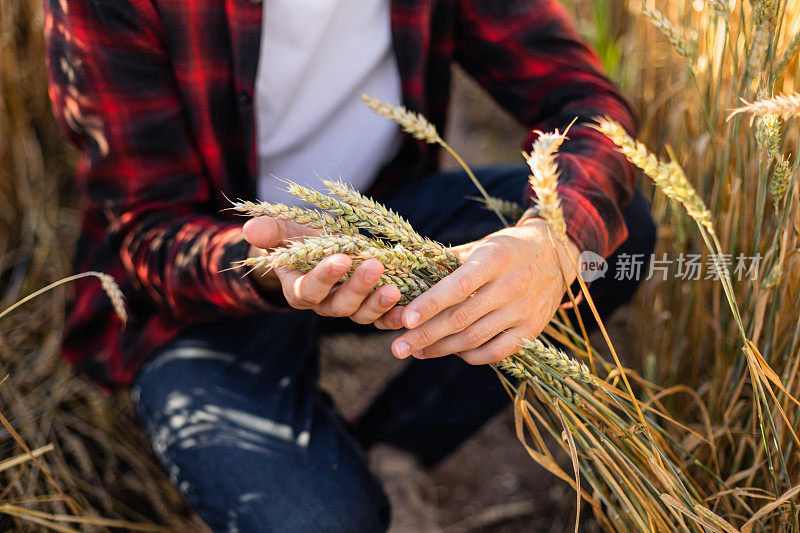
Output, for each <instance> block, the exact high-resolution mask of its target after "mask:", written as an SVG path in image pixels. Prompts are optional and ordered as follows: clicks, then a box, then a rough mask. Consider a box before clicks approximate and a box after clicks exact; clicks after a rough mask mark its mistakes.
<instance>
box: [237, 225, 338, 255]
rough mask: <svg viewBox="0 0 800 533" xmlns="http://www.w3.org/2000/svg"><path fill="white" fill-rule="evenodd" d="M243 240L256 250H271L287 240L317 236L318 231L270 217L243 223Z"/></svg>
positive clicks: (319, 232)
mask: <svg viewBox="0 0 800 533" xmlns="http://www.w3.org/2000/svg"><path fill="white" fill-rule="evenodd" d="M242 231H243V232H244V238H245V240H246V241H247V242H249V243H250V244H251V245H253V246H255V247H256V248H265V249H266V248H273V247H275V246H277V245H278V244H280V243H281V242H282V241H285V240H287V239H296V238H297V237H304V236H308V235H319V234H321V233H322V232H321V231H320V230H316V229H311V228H308V227H306V226H302V225H300V224H295V223H294V222H284V221H282V220H275V219H274V218H270V217H257V218H253V219H250V220H248V221H247V222H245V224H244V227H243V228H242Z"/></svg>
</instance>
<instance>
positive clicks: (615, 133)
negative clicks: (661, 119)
mask: <svg viewBox="0 0 800 533" xmlns="http://www.w3.org/2000/svg"><path fill="white" fill-rule="evenodd" d="M596 120H597V125H596V126H594V128H595V129H597V130H598V131H599V132H601V133H602V134H603V135H605V136H606V137H608V138H609V139H610V140H611V141H613V142H614V144H616V145H617V146H618V147H619V151H620V152H621V153H622V154H623V155H624V156H625V157H626V158H627V159H628V161H630V162H631V163H633V164H634V165H636V166H637V167H639V168H640V169H642V171H643V172H644V173H645V174H646V175H647V176H648V177H649V178H650V179H652V180H653V183H655V185H656V187H658V188H659V189H660V190H661V192H663V193H664V194H665V195H666V196H667V197H669V198H672V199H673V200H676V201H678V202H680V203H681V205H683V207H684V209H686V211H687V212H688V213H689V216H691V217H692V218H693V219H694V220H695V221H696V222H697V223H698V224H700V225H701V226H703V227H704V228H705V229H706V230H708V232H709V234H711V235H715V234H716V232H715V231H714V225H713V223H712V221H711V212H710V211H709V210H708V208H707V207H706V204H705V203H704V202H703V200H702V199H701V198H700V196H699V195H698V194H697V191H695V190H694V187H692V185H691V184H690V183H689V180H688V179H687V178H686V175H685V174H684V173H683V169H682V168H681V167H680V165H678V164H677V163H676V162H675V161H667V162H664V161H661V160H659V159H658V157H656V156H655V154H653V153H651V152H650V151H649V150H648V149H647V147H646V146H645V145H644V144H642V143H640V142H638V141H636V140H634V139H633V138H632V137H631V136H630V135H628V132H626V131H625V129H624V128H623V127H622V126H621V125H620V124H619V123H617V122H615V121H613V120H611V119H609V118H607V117H602V118H598V119H596Z"/></svg>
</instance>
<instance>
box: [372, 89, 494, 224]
mask: <svg viewBox="0 0 800 533" xmlns="http://www.w3.org/2000/svg"><path fill="white" fill-rule="evenodd" d="M361 98H362V99H363V100H364V103H365V104H366V105H367V107H369V108H370V109H372V110H373V111H375V112H376V113H378V114H379V115H382V116H384V117H386V118H388V119H390V120H394V121H395V122H397V123H398V124H399V125H400V127H402V128H403V131H405V132H406V133H409V134H411V135H413V136H414V138H416V139H418V140H421V141H425V142H426V143H428V144H438V145H439V146H441V147H442V148H444V149H445V150H446V151H447V152H448V153H449V154H450V155H451V156H453V159H455V160H456V161H457V162H458V164H459V165H461V168H463V169H464V172H466V173H467V176H469V179H470V181H472V184H473V185H475V188H476V189H478V192H479V193H481V196H482V197H483V199H484V200H485V201H486V205H491V201H490V198H491V197H490V196H489V193H488V192H486V189H484V188H483V185H481V182H480V180H478V178H477V176H475V173H474V172H472V169H471V168H469V165H467V163H466V161H464V160H463V159H462V158H461V156H460V155H458V153H457V152H456V151H455V150H453V147H452V146H450V145H449V144H447V143H446V142H445V140H444V139H442V137H441V136H440V135H439V132H437V131H436V126H434V125H433V124H431V123H430V122H429V121H428V119H426V118H425V117H424V116H422V115H421V114H419V113H413V112H411V111H409V110H408V109H406V108H405V107H403V106H393V105H391V104H387V103H384V102H381V101H380V100H379V99H378V98H374V97H372V96H367V95H366V94H362V95H361ZM494 213H495V214H496V215H497V218H498V219H500V222H502V223H503V225H504V226H508V221H507V220H506V218H505V216H503V213H501V212H500V211H498V210H494Z"/></svg>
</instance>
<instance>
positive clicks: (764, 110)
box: [728, 93, 800, 123]
mask: <svg viewBox="0 0 800 533" xmlns="http://www.w3.org/2000/svg"><path fill="white" fill-rule="evenodd" d="M742 102H743V103H744V104H745V105H743V106H742V107H739V108H736V109H734V110H733V112H732V113H731V114H730V115H728V120H730V119H732V118H733V117H734V116H736V115H738V114H739V113H751V114H752V115H753V116H752V118H751V119H750V121H751V123H752V120H753V119H754V118H755V117H757V116H764V115H778V116H780V117H782V118H784V119H789V118H792V117H796V116H800V93H792V94H779V95H778V96H773V97H772V98H766V99H763V100H756V101H754V102H748V101H747V100H744V99H742Z"/></svg>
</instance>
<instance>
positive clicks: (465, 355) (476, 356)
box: [458, 328, 530, 365]
mask: <svg viewBox="0 0 800 533" xmlns="http://www.w3.org/2000/svg"><path fill="white" fill-rule="evenodd" d="M526 337H530V334H528V333H526V331H525V330H524V329H523V328H511V329H509V330H508V331H504V332H503V333H500V334H499V335H497V336H496V337H494V338H493V339H492V340H490V341H489V342H487V343H485V344H483V345H482V346H480V347H478V348H476V349H474V350H467V351H465V352H460V353H459V354H458V356H459V357H461V359H463V360H464V361H466V362H467V363H469V364H471V365H488V364H490V363H496V362H498V361H502V360H503V359H505V358H506V357H508V356H509V355H511V354H513V353H516V352H517V350H519V348H520V344H521V343H520V338H526Z"/></svg>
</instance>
